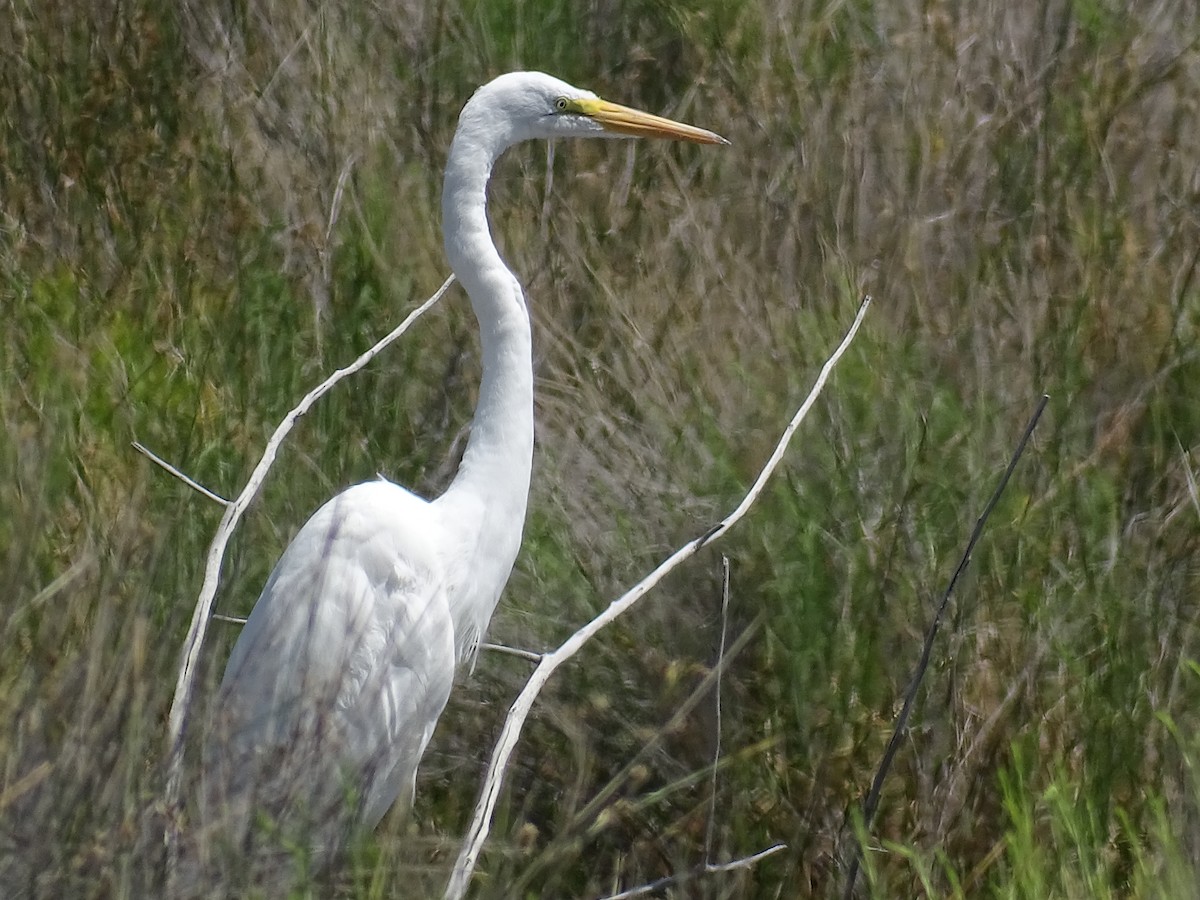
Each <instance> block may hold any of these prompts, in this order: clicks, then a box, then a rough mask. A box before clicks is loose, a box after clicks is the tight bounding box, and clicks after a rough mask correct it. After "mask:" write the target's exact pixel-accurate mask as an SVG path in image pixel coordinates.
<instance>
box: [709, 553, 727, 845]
mask: <svg viewBox="0 0 1200 900" xmlns="http://www.w3.org/2000/svg"><path fill="white" fill-rule="evenodd" d="M728 628H729V557H728V556H726V555H725V554H724V553H722V554H721V643H720V646H719V647H718V649H717V670H718V673H719V672H720V671H721V668H722V663H723V662H724V660H725V634H726V632H727V630H728ZM713 696H714V698H715V699H714V703H713V705H714V706H715V707H716V714H717V715H716V718H717V721H716V725H715V729H716V732H717V733H716V735H715V739H714V742H713V761H712V782H711V783H710V784H709V790H708V792H709V797H708V827H707V828H706V829H705V831H704V864H705V865H708V864H709V862H710V861H711V860H712V844H713V830H714V829H715V828H716V823H717V769H718V768H719V767H720V765H721V676H720V674H718V675H717V686H716V689H715V692H714V695H713Z"/></svg>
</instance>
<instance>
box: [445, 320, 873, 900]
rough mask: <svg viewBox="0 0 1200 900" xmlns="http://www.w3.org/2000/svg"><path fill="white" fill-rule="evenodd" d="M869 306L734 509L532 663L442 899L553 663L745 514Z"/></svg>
mask: <svg viewBox="0 0 1200 900" xmlns="http://www.w3.org/2000/svg"><path fill="white" fill-rule="evenodd" d="M870 305H871V298H870V297H864V298H863V301H862V304H861V305H860V306H859V308H858V313H857V315H855V317H854V322H853V323H852V324H851V326H850V330H849V331H847V332H846V336H845V337H844V338H843V339H842V342H841V344H839V345H838V347H837V349H836V350H834V352H833V354H832V355H831V356H830V357H829V359H828V360H826V362H825V365H823V366H822V367H821V371H820V373H819V374H818V375H817V380H816V383H815V384H814V385H813V387H812V390H811V391H809V394H808V396H807V397H806V398H805V400H804V403H802V404H801V406H800V408H799V410H797V411H796V414H795V415H794V416H793V417H792V420H791V421H790V422H789V423H788V425H787V427H786V428H785V429H784V431H783V435H782V437H780V439H779V443H778V444H776V446H775V450H774V452H773V453H772V454H771V457H770V458H769V459H768V460H767V463H766V465H764V466H763V468H762V471H761V472H760V473H759V475H758V478H756V479H755V481H754V484H753V485H752V486H751V487H750V490H749V491H748V492H747V494H746V496H745V497H744V498H743V499H742V502H741V503H739V504H738V506H737V508H736V509H734V511H733V512H731V513H730V514H729V515H727V516H726V517H725V518H724V519H722V520H721V521H720V522H719V523H718V524H717V525H715V526H713V527H712V528H710V529H709V530H708V531H706V532H705V533H704V534H702V535H700V536H699V537H698V538H695V539H694V540H692V541H689V542H688V543H687V544H684V545H683V546H682V547H680V548H679V549H678V550H676V551H675V552H674V553H673V554H672V555H671V556H669V557H668V558H667V559H666V560H665V561H663V562H662V563H661V564H659V566H658V567H657V568H656V569H654V571H652V572H651V573H650V574H649V575H647V576H646V577H645V578H643V579H642V580H641V581H640V582H638V583H637V584H636V585H634V586H633V587H632V588H631V589H630V590H629V591H627V592H626V593H625V594H623V595H622V596H621V597H619V598H617V599H616V600H614V601H613V602H612V603H610V604H609V606H608V608H607V609H605V610H604V611H603V612H602V613H600V614H599V615H598V616H596V617H595V618H594V619H592V620H591V621H590V622H588V623H587V624H586V625H584V626H583V627H582V628H580V629H579V630H578V631H576V632H575V633H574V634H573V635H571V637H569V638H568V639H567V640H566V641H565V642H564V643H563V644H562V645H561V646H560V647H559V648H558V649H557V650H554V651H553V652H551V653H547V654H546V655H545V656H543V657H542V661H541V662H540V663H538V666H537V668H536V669H534V671H533V674H532V675H530V677H529V681H528V682H526V684H525V687H524V688H523V689H522V690H521V693H520V694H519V695H518V696H517V699H516V700H515V701H514V702H513V705H512V708H511V709H510V710H509V713H508V716H507V718H506V719H505V721H504V727H503V729H502V730H501V732H500V738H499V740H498V741H497V742H496V746H495V749H494V750H493V751H492V759H491V763H490V764H489V766H488V771H487V775H486V776H485V778H484V782H483V789H482V791H481V793H480V797H479V801H478V803H477V804H476V806H475V814H474V817H473V818H472V820H471V825H470V827H469V828H468V830H467V835H466V838H465V840H464V841H463V846H462V850H461V851H460V852H459V855H458V860H457V861H456V862H455V864H454V869H453V871H452V872H451V873H450V880H449V882H448V884H447V885H446V892H445V895H444V896H445V898H446V900H460V898H462V897H463V896H464V895H465V894H466V891H467V886H468V885H469V883H470V880H471V875H472V873H473V872H474V871H475V865H476V863H477V862H478V860H479V854H480V853H481V852H482V850H483V845H484V842H485V841H486V840H487V836H488V832H489V830H490V829H491V821H492V815H493V813H494V812H495V809H496V802H497V801H498V800H499V798H500V788H501V785H502V783H503V780H504V771H505V769H506V768H507V766H508V760H509V758H510V757H511V756H512V752H513V750H514V749H515V747H516V744H517V739H518V738H519V737H520V735H521V730H522V728H524V725H525V721H526V719H527V718H528V717H529V712H530V710H531V709H532V708H533V703H534V700H536V699H537V696H538V694H539V693H541V690H542V688H543V687H545V685H546V682H547V681H549V680H550V676H551V675H553V674H554V671H555V670H556V669H557V668H558V667H559V666H561V665H562V664H563V663H564V662H566V661H567V660H568V659H570V658H571V657H572V656H574V655H575V654H576V653H577V652H578V651H579V650H580V648H582V647H583V645H584V644H586V643H587V642H588V641H589V640H591V639H592V638H593V637H594V636H595V635H596V633H597V632H599V631H600V630H601V629H602V628H604V626H605V625H608V624H609V623H611V622H612V621H614V620H615V619H616V618H618V617H619V616H620V615H622V614H623V613H624V612H625V611H626V610H628V609H629V608H630V607H631V606H633V605H634V604H635V603H637V601H638V600H640V599H641V598H642V597H643V596H645V595H646V594H647V593H649V591H650V590H651V589H652V588H653V587H654V586H655V585H657V584H658V583H659V582H660V581H661V580H662V579H663V577H664V576H666V575H667V574H668V573H669V572H671V571H673V570H674V569H676V568H678V567H679V565H680V564H681V563H683V562H685V561H686V560H688V559H690V558H691V557H693V556H695V555H696V554H697V553H698V552H699V551H700V550H701V549H703V548H704V547H706V546H708V545H709V544H710V543H712V542H713V541H715V540H717V539H718V538H720V537H721V536H723V535H724V534H725V533H726V532H727V531H728V530H729V529H730V528H732V527H733V526H734V525H735V524H736V523H737V522H738V521H739V520H740V519H741V518H742V517H743V516H745V514H746V513H747V511H749V509H750V507H751V506H752V505H753V504H754V502H755V501H756V500H757V499H758V497H759V496H760V495H761V494H762V492H763V489H764V488H765V487H766V484H767V481H768V480H769V479H770V477H771V475H772V474H774V472H775V470H776V468H778V466H779V463H780V461H781V460H782V459H783V455H784V453H785V452H786V451H787V447H788V444H789V442H790V441H791V439H792V436H793V435H794V434H795V432H796V429H797V428H799V427H800V423H801V422H803V421H804V418H805V417H806V416H807V415H808V413H809V410H811V409H812V407H813V404H815V403H816V401H817V398H818V397H819V396H820V394H821V390H822V389H823V388H824V387H825V382H826V381H827V380H828V379H829V376H830V374H831V373H832V372H833V368H834V366H836V365H837V363H838V361H839V360H840V359H841V358H842V355H843V354H844V353H845V352H846V350H847V349H848V348H849V347H850V344H851V342H852V341H853V340H854V336H855V335H856V334H857V333H858V328H859V325H861V324H862V320H863V317H864V316H865V315H866V313H867V310H868V309H869V308H870Z"/></svg>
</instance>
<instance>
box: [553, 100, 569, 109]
mask: <svg viewBox="0 0 1200 900" xmlns="http://www.w3.org/2000/svg"><path fill="white" fill-rule="evenodd" d="M554 105H555V106H556V107H557V108H558V110H559V111H560V112H561V111H562V110H564V109H566V108H567V98H566V97H559V98H558V99H557V100H555V101H554Z"/></svg>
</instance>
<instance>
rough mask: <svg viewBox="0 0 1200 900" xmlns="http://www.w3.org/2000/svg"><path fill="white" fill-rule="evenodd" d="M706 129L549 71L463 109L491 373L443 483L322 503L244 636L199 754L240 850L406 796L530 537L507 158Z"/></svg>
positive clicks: (363, 818)
mask: <svg viewBox="0 0 1200 900" xmlns="http://www.w3.org/2000/svg"><path fill="white" fill-rule="evenodd" d="M606 134H607V135H610V136H612V135H616V136H621V135H624V136H639V135H648V136H649V135H656V136H662V137H673V138H677V139H685V140H693V141H698V142H704V143H721V142H723V139H721V138H719V137H717V136H716V135H713V134H712V133H711V132H707V131H703V130H701V129H696V128H692V127H691V126H686V125H680V124H678V123H673V122H670V121H669V120H664V119H659V118H657V117H653V116H649V115H647V114H644V113H637V112H635V111H632V110H627V109H625V108H624V107H618V106H615V105H613V104H607V103H605V102H604V101H601V100H598V99H596V98H595V95H593V94H590V93H588V92H586V91H580V90H579V89H577V88H574V87H571V86H570V85H568V84H566V83H564V82H561V81H559V80H557V79H554V78H551V77H550V76H548V75H542V74H540V73H513V74H510V75H505V76H501V77H500V78H497V79H496V80H494V81H492V82H491V83H489V84H488V85H486V86H485V87H483V88H481V89H480V90H479V91H478V92H477V93H476V94H475V96H474V97H472V99H471V100H470V102H468V103H467V105H466V106H465V107H464V109H463V112H462V115H461V117H460V119H459V127H458V130H457V131H456V133H455V137H454V141H453V143H452V145H451V149H450V154H449V158H448V162H447V166H446V177H445V187H444V191H443V202H442V210H443V231H444V235H445V247H446V254H447V257H448V259H449V261H450V265H451V267H452V268H453V270H454V272H455V274H456V275H457V277H458V279H459V281H460V282H461V283H462V284H463V286H464V288H465V289H466V291H467V294H468V296H469V297H470V299H471V303H472V306H473V309H474V312H475V315H476V318H477V319H478V322H479V329H480V342H481V349H482V372H483V377H482V382H481V384H480V391H479V400H478V404H477V406H476V411H475V418H474V421H473V423H472V428H471V436H470V439H469V441H468V444H467V448H466V451H465V452H464V454H463V459H462V463H461V465H460V467H459V471H458V473H457V475H456V476H455V478H454V480H453V481H452V483H451V485H450V486H449V488H447V490H446V492H445V493H444V494H443V495H442V496H440V497H438V498H437V499H436V500H433V501H426V500H423V499H421V498H419V497H417V496H416V495H414V494H412V493H410V492H409V491H407V490H405V489H404V488H402V487H399V486H397V485H394V484H391V483H390V482H387V481H385V480H379V481H374V482H369V483H364V484H359V485H356V486H354V487H351V488H349V489H347V490H345V491H343V492H342V493H340V494H338V495H337V496H336V497H334V498H333V499H332V500H330V501H329V502H328V503H326V504H325V505H324V506H322V507H321V508H320V509H319V510H318V511H317V512H316V513H315V514H314V515H313V516H312V518H310V519H309V520H308V521H307V522H306V523H305V525H304V526H303V527H302V528H301V529H300V531H299V532H298V533H297V535H296V537H295V539H294V540H293V541H292V543H291V544H290V545H289V546H288V548H287V550H286V551H285V552H284V554H283V556H282V557H281V558H280V560H279V562H278V564H277V565H276V567H275V570H274V571H273V573H272V574H271V577H270V579H269V580H268V582H267V585H266V587H265V588H264V589H263V592H262V595H261V596H260V597H259V599H258V602H257V603H256V604H255V607H254V610H253V611H252V613H251V614H250V617H249V620H248V621H247V623H246V626H245V628H244V629H243V631H242V634H241V636H240V637H239V639H238V641H237V644H236V646H235V647H234V650H233V653H232V655H231V657H230V660H229V663H228V666H227V668H226V671H225V676H224V679H223V680H222V683H221V687H220V691H219V693H218V699H217V708H216V713H215V717H214V724H213V727H212V729H211V731H210V738H209V740H208V742H207V745H206V753H205V790H204V797H205V800H206V817H207V818H210V819H212V820H213V821H215V822H220V823H221V826H222V830H223V833H224V834H225V836H226V838H227V839H232V840H233V841H234V842H235V843H237V844H240V843H241V842H243V841H244V840H245V838H246V835H247V833H248V831H249V828H248V826H249V823H250V821H251V820H252V819H253V818H254V817H255V815H256V814H259V813H265V814H266V815H267V816H268V817H269V818H271V819H273V820H274V821H275V822H277V823H280V824H283V823H285V822H288V823H292V824H300V823H303V827H305V828H307V829H311V830H312V832H313V835H314V840H315V843H317V844H318V845H322V844H323V845H326V846H329V845H333V844H336V842H337V837H336V835H337V834H339V833H341V832H342V831H344V828H345V826H346V825H347V824H350V823H353V822H357V823H359V824H362V825H366V826H368V827H370V826H373V825H374V824H375V823H376V822H378V820H379V819H380V818H381V817H382V816H383V815H384V813H386V812H387V810H388V809H389V808H390V807H391V806H392V805H393V803H394V802H395V801H396V800H397V798H399V797H401V796H404V797H406V799H410V798H411V794H412V790H413V783H414V778H415V774H416V769H417V764H418V762H419V761H420V758H421V755H422V754H423V752H424V750H425V747H426V745H427V744H428V742H429V738H430V735H431V734H432V732H433V727H434V725H435V724H436V722H437V719H438V716H439V715H440V714H441V712H442V709H443V708H444V707H445V704H446V701H447V698H448V697H449V694H450V687H451V683H452V680H453V677H454V671H455V667H456V665H457V664H458V663H459V662H460V661H462V660H463V659H464V658H465V657H467V656H469V655H470V654H471V653H473V652H474V650H475V647H476V646H477V643H478V641H479V639H480V638H481V637H482V635H483V633H484V631H485V629H486V628H487V624H488V621H489V619H490V618H491V615H492V611H493V610H494V609H495V606H496V603H497V602H498V600H499V597H500V593H501V591H502V589H503V587H504V584H505V582H506V581H507V580H508V577H509V574H510V573H511V571H512V567H513V563H514V561H515V559H516V555H517V551H518V549H519V547H520V543H521V532H522V528H523V524H524V520H525V509H526V503H527V499H528V494H529V480H530V472H531V468H532V458H533V368H532V346H531V337H530V322H529V314H528V310H527V308H526V305H525V299H524V295H523V293H522V291H521V287H520V283H519V282H518V281H517V279H516V277H515V276H514V275H513V274H512V272H511V271H509V269H508V268H507V267H506V266H505V264H504V262H503V261H502V260H501V258H500V255H499V253H498V252H497V250H496V247H495V244H494V243H493V241H492V238H491V234H490V230H489V226H488V220H487V214H486V189H487V182H488V178H489V176H490V174H491V170H492V166H493V164H494V163H495V161H496V159H497V158H498V157H499V156H500V154H501V153H502V152H503V151H504V150H505V149H506V148H507V147H509V146H511V145H512V144H514V143H517V142H518V141H522V140H527V139H530V138H536V137H556V136H571V135H576V136H604V135H606Z"/></svg>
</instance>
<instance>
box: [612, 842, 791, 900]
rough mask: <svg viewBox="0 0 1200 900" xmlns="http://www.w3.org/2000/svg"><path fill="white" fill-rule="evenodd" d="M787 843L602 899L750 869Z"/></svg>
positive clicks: (620, 899)
mask: <svg viewBox="0 0 1200 900" xmlns="http://www.w3.org/2000/svg"><path fill="white" fill-rule="evenodd" d="M786 849H787V844H775V845H774V846H771V847H768V848H767V849H766V850H760V851H758V852H757V853H755V854H753V855H751V856H744V857H742V858H741V859H735V860H731V861H730V862H727V863H712V864H709V863H705V865H704V868H702V869H698V870H697V871H695V872H691V873H689V874H688V875H686V876H679V875H668V876H667V877H666V878H660V879H658V880H657V881H652V882H650V883H649V884H643V885H639V886H638V887H635V888H630V889H629V890H627V891H621V893H619V894H609V895H608V896H607V897H604V898H602V900H628V898H630V897H641V896H642V895H643V894H652V893H654V892H655V891H661V890H662V889H663V888H665V887H670V886H671V885H673V884H677V883H679V882H681V881H683V880H684V878H685V877H686V878H696V877H698V876H701V875H712V874H713V873H716V872H735V871H737V870H738V869H749V868H750V867H751V866H753V865H755V864H756V863H758V862H760V861H761V860H764V859H766V858H767V857H768V856H772V855H774V854H776V853H778V852H779V851H780V850H786Z"/></svg>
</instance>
